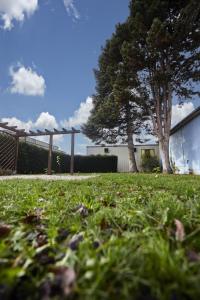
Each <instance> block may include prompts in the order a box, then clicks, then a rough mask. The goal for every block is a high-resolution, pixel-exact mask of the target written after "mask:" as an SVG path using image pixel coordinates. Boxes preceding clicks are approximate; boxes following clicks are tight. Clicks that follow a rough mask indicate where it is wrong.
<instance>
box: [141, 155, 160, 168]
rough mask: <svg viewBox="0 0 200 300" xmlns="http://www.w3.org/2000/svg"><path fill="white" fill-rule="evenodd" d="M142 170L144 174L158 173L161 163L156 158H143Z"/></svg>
mask: <svg viewBox="0 0 200 300" xmlns="http://www.w3.org/2000/svg"><path fill="white" fill-rule="evenodd" d="M142 169H143V171H144V172H155V170H156V172H158V170H160V162H159V160H158V158H157V157H156V156H147V155H145V156H143V158H142Z"/></svg>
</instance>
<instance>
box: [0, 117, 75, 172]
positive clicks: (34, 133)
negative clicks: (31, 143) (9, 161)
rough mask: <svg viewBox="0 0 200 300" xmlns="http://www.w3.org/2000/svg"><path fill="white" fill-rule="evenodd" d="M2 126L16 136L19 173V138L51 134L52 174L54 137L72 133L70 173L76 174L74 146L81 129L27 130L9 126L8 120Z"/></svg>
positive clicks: (16, 156) (50, 165)
mask: <svg viewBox="0 0 200 300" xmlns="http://www.w3.org/2000/svg"><path fill="white" fill-rule="evenodd" d="M0 128H3V130H4V131H5V132H7V133H8V134H10V135H12V136H13V137H14V138H15V172H16V173H17V160H18V154H19V139H20V138H26V137H39V136H49V153H48V175H51V174H52V152H53V137H54V136H55V135H69V134H70V135H71V161H70V173H71V175H73V174H74V146H75V134H77V133H80V132H81V131H80V130H76V129H75V128H72V129H71V130H67V129H65V128H62V130H58V129H54V130H53V131H52V130H48V129H44V130H36V131H32V130H30V131H29V132H26V131H25V129H18V127H17V126H9V123H7V122H3V123H2V122H0Z"/></svg>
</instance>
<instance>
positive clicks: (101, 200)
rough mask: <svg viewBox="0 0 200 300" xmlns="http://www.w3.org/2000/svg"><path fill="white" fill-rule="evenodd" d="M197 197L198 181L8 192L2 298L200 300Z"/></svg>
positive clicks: (9, 187)
mask: <svg viewBox="0 0 200 300" xmlns="http://www.w3.org/2000/svg"><path fill="white" fill-rule="evenodd" d="M199 197H200V187H199V177H197V176H192V175H191V176H174V175H171V176H163V175H160V174H157V175H150V174H141V175H129V174H123V175H122V174H114V175H110V174H107V175H102V176H99V177H97V178H94V179H89V180H86V181H76V182H67V181H65V182H64V181H60V182H46V181H45V183H44V181H40V180H34V181H30V180H27V181H25V180H20V181H18V180H14V181H3V182H1V184H0V199H1V200H0V201H1V211H0V219H1V224H0V257H1V263H0V282H1V289H0V298H1V299H5V300H7V299H24V300H26V299H27V300H28V299H31V300H32V299H33V300H39V299H44V298H46V299H47V298H49V299H68V298H69V299H73V300H75V299H77V300H79V299H81V300H88V299H93V300H102V299H104V300H115V299H126V300H132V299H145V300H146V299H154V300H168V299H185V300H186V299H187V300H188V299H190V300H193V299H199V298H200V289H199V281H200V250H199V249H200V248H199V245H200V237H199V223H200V215H199V209H200V204H199ZM175 219H176V220H180V221H181V223H182V226H183V229H184V232H185V233H184V234H183V240H182V241H180V240H178V239H177V236H178V232H177V230H178V229H177V228H176V226H175ZM3 224H4V225H3ZM5 224H7V225H5ZM63 270H65V271H67V270H68V271H69V270H71V272H72V270H74V272H75V274H76V279H75V282H73V284H72V285H71V289H70V288H69V285H68V281H69V275H68V273H67V272H65V273H64V275H63ZM72 274H73V273H72ZM70 278H71V277H70ZM66 290H67V291H68V292H69V295H68V296H66V294H65V295H64V293H65V292H66Z"/></svg>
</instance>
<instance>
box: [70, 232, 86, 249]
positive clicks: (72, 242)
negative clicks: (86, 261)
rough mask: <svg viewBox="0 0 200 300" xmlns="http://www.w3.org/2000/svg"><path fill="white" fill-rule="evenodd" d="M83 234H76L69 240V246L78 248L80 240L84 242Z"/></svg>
mask: <svg viewBox="0 0 200 300" xmlns="http://www.w3.org/2000/svg"><path fill="white" fill-rule="evenodd" d="M82 240H83V236H82V234H75V235H74V236H73V237H72V239H71V240H70V241H69V247H70V249H71V250H77V249H78V246H79V244H80V242H82Z"/></svg>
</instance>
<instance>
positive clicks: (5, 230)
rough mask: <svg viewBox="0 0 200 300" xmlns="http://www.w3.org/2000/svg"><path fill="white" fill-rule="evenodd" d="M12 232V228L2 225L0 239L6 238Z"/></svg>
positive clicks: (0, 226) (0, 225)
mask: <svg viewBox="0 0 200 300" xmlns="http://www.w3.org/2000/svg"><path fill="white" fill-rule="evenodd" d="M10 231H11V226H10V225H6V224H0V238H4V237H6V236H7V235H8V234H9V233H10Z"/></svg>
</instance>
